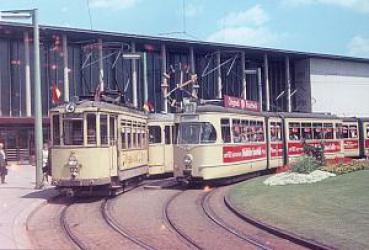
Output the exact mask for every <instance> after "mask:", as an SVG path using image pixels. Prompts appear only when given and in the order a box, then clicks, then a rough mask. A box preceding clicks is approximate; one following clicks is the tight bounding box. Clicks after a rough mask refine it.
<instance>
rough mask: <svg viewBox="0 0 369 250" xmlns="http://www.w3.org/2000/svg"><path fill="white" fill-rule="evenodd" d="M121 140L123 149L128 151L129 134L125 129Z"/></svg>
mask: <svg viewBox="0 0 369 250" xmlns="http://www.w3.org/2000/svg"><path fill="white" fill-rule="evenodd" d="M121 138H122V149H127V148H128V145H127V140H128V139H127V133H126V129H125V128H123V131H122V133H121Z"/></svg>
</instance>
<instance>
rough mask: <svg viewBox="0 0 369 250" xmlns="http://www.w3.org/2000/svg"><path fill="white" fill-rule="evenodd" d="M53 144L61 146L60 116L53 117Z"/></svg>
mask: <svg viewBox="0 0 369 250" xmlns="http://www.w3.org/2000/svg"><path fill="white" fill-rule="evenodd" d="M53 144H54V145H60V124H59V115H53Z"/></svg>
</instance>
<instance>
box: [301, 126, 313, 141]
mask: <svg viewBox="0 0 369 250" xmlns="http://www.w3.org/2000/svg"><path fill="white" fill-rule="evenodd" d="M301 137H302V138H303V139H305V140H311V139H313V130H312V128H311V123H310V122H303V123H301Z"/></svg>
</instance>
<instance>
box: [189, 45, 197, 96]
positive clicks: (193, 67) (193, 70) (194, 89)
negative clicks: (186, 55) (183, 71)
mask: <svg viewBox="0 0 369 250" xmlns="http://www.w3.org/2000/svg"><path fill="white" fill-rule="evenodd" d="M190 66H191V75H195V74H196V65H195V53H194V50H193V47H190ZM198 90H199V85H198V83H197V81H196V82H195V83H194V84H193V85H192V96H193V97H198Z"/></svg>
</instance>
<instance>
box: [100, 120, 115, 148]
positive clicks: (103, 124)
mask: <svg viewBox="0 0 369 250" xmlns="http://www.w3.org/2000/svg"><path fill="white" fill-rule="evenodd" d="M113 133H114V131H113ZM100 143H101V145H108V116H107V115H100Z"/></svg>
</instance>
